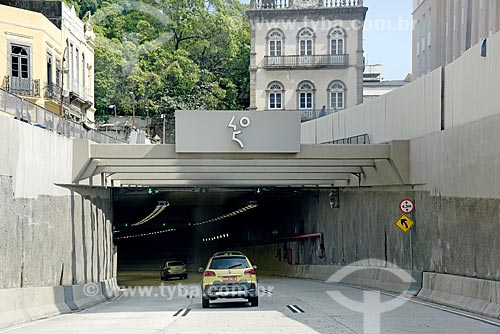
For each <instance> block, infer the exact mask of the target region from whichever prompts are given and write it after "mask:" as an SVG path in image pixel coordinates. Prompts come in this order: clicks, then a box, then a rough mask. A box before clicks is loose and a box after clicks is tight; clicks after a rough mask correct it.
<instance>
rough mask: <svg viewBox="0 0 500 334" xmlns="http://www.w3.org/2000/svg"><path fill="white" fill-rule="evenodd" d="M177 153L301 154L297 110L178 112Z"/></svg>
mask: <svg viewBox="0 0 500 334" xmlns="http://www.w3.org/2000/svg"><path fill="white" fill-rule="evenodd" d="M175 150H176V152H177V153H298V152H300V113H299V112H295V111H281V112H272V111H176V112H175Z"/></svg>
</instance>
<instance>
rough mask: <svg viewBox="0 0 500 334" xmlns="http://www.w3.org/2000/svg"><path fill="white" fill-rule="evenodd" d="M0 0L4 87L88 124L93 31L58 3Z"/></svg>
mask: <svg viewBox="0 0 500 334" xmlns="http://www.w3.org/2000/svg"><path fill="white" fill-rule="evenodd" d="M2 3H6V4H7V5H0V57H4V59H5V61H2V62H0V64H1V65H0V77H1V78H2V80H3V81H2V88H3V89H5V90H7V91H9V92H11V93H14V94H17V95H20V96H22V97H23V98H25V99H27V100H30V101H31V102H34V103H36V104H38V105H40V106H42V107H44V108H46V109H48V110H50V111H52V112H54V113H56V114H59V115H64V116H65V117H68V118H71V119H73V120H75V121H77V122H85V123H86V124H87V125H88V126H91V127H92V126H93V124H94V111H95V109H94V108H93V105H94V97H93V95H94V94H93V89H94V87H93V85H94V46H95V45H94V35H93V32H92V30H91V29H90V28H89V27H87V29H86V28H85V24H84V23H83V22H82V21H81V20H80V19H79V18H78V16H77V15H76V13H75V10H74V8H69V7H68V6H66V5H65V4H64V3H61V2H44V1H15V0H11V1H2ZM61 87H62V88H61ZM61 98H62V103H61Z"/></svg>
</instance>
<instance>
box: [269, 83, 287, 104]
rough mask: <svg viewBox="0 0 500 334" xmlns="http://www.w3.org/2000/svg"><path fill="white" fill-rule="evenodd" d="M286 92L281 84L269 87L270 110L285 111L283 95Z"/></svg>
mask: <svg viewBox="0 0 500 334" xmlns="http://www.w3.org/2000/svg"><path fill="white" fill-rule="evenodd" d="M284 93H285V91H284V89H283V85H282V84H281V83H279V82H272V83H270V84H269V87H268V100H269V103H268V106H269V109H270V110H282V109H283V95H284Z"/></svg>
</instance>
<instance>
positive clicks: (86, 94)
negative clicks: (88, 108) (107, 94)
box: [69, 80, 94, 104]
mask: <svg viewBox="0 0 500 334" xmlns="http://www.w3.org/2000/svg"><path fill="white" fill-rule="evenodd" d="M69 92H70V94H73V95H74V96H75V97H78V98H79V99H80V100H82V101H85V102H87V103H90V104H93V102H94V95H93V94H92V91H91V89H90V88H89V87H87V86H84V85H82V84H80V83H79V82H77V81H76V80H75V81H73V82H72V83H71V86H70V88H69Z"/></svg>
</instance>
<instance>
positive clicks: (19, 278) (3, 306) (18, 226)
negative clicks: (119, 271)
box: [0, 116, 116, 327]
mask: <svg viewBox="0 0 500 334" xmlns="http://www.w3.org/2000/svg"><path fill="white" fill-rule="evenodd" d="M72 147H73V146H72V143H71V140H70V139H68V138H65V137H62V136H59V135H57V134H54V133H51V132H49V131H46V130H43V129H39V128H36V127H33V126H30V125H28V124H26V123H23V122H19V121H17V120H14V119H11V118H8V117H3V116H0V161H1V163H0V203H1V206H0V231H2V233H1V235H0V296H2V297H1V298H0V327H4V326H6V325H12V324H15V323H19V322H24V321H29V320H33V319H37V318H41V317H46V316H50V315H54V314H57V313H60V312H66V311H68V310H69V308H68V306H67V305H66V304H65V303H64V302H65V296H64V288H63V286H83V284H87V283H93V282H97V283H98V284H97V285H98V286H99V288H100V287H101V284H100V283H99V282H101V281H106V280H109V279H112V278H113V277H114V273H115V266H116V258H115V256H114V245H113V236H112V226H111V219H112V216H113V212H112V203H111V193H110V191H109V190H107V189H102V188H89V187H73V188H69V187H62V186H58V185H57V184H70V183H71V162H72ZM75 295H78V292H75ZM99 300H104V296H103V295H102V293H101V298H99ZM88 304H90V303H88V302H83V303H80V305H79V306H80V307H82V306H85V305H88Z"/></svg>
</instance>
